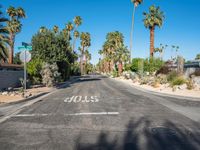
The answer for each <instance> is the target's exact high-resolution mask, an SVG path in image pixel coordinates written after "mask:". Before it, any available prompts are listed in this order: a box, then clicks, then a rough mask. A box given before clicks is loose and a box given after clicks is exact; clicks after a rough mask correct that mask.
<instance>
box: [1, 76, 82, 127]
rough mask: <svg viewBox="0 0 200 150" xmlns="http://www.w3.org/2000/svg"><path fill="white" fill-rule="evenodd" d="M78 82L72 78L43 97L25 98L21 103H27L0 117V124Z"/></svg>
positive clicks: (77, 78) (39, 95) (40, 95)
mask: <svg viewBox="0 0 200 150" xmlns="http://www.w3.org/2000/svg"><path fill="white" fill-rule="evenodd" d="M78 80H79V77H76V78H73V79H71V81H67V82H66V83H63V84H62V85H60V86H58V88H57V89H55V90H52V91H51V92H49V93H46V94H44V93H43V95H42V93H41V94H38V95H35V96H33V97H30V98H27V99H25V100H23V102H26V101H28V102H27V103H25V104H23V105H21V106H19V107H18V108H16V109H14V110H12V111H9V112H8V113H6V114H5V115H4V116H2V117H0V123H3V122H4V121H6V120H7V119H9V118H11V117H12V116H13V115H16V114H18V113H20V112H21V111H22V110H23V109H24V108H25V107H28V106H31V105H33V104H35V103H37V102H39V101H41V100H42V99H43V98H46V97H48V96H50V95H51V94H54V93H56V92H58V91H59V90H60V89H62V88H64V87H66V86H68V85H70V84H72V83H74V82H76V81H78ZM29 100H30V101H29ZM23 102H22V101H21V102H18V103H17V102H16V104H19V103H23ZM10 105H11V104H10Z"/></svg>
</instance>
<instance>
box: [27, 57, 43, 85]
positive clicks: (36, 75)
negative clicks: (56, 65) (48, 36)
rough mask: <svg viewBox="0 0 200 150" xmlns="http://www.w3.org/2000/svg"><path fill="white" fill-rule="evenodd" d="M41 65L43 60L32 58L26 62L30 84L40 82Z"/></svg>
mask: <svg viewBox="0 0 200 150" xmlns="http://www.w3.org/2000/svg"><path fill="white" fill-rule="evenodd" d="M42 66H43V62H42V61H41V60H40V59H33V60H31V61H30V62H29V63H28V64H27V73H28V75H29V78H30V81H31V83H32V84H40V83H41V82H42V76H41V74H40V72H41V70H42Z"/></svg>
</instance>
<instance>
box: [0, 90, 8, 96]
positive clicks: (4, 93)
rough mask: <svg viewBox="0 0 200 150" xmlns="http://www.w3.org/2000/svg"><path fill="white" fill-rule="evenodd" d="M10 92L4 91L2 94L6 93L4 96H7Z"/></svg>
mask: <svg viewBox="0 0 200 150" xmlns="http://www.w3.org/2000/svg"><path fill="white" fill-rule="evenodd" d="M8 94H9V93H8V92H7V91H6V92H3V93H2V94H1V95H4V96H6V95H8Z"/></svg>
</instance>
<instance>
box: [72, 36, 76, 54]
mask: <svg viewBox="0 0 200 150" xmlns="http://www.w3.org/2000/svg"><path fill="white" fill-rule="evenodd" d="M75 47H76V38H74V41H73V48H72V49H73V52H74V51H75Z"/></svg>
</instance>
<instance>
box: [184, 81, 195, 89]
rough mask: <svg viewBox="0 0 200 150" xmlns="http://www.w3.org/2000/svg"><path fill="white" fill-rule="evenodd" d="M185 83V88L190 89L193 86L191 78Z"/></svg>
mask: <svg viewBox="0 0 200 150" xmlns="http://www.w3.org/2000/svg"><path fill="white" fill-rule="evenodd" d="M186 84H187V89H188V90H192V89H194V88H195V85H194V82H193V80H192V79H189V80H188V81H187V83H186Z"/></svg>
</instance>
